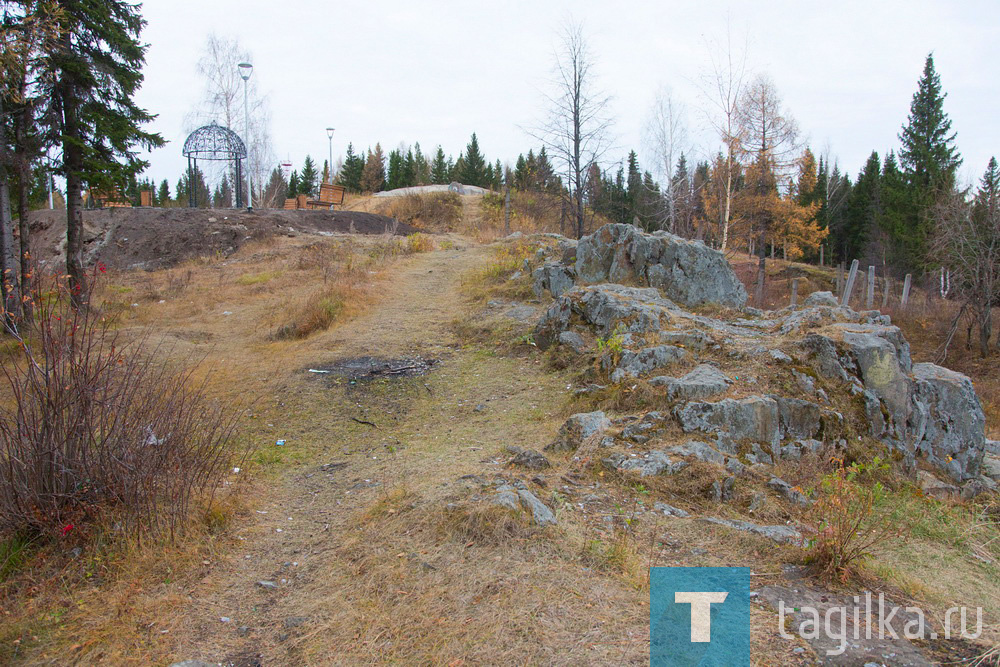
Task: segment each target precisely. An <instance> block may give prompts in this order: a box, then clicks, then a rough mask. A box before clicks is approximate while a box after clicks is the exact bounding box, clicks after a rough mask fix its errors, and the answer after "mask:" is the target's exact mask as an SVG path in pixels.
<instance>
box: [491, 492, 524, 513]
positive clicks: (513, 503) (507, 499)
mask: <svg viewBox="0 0 1000 667" xmlns="http://www.w3.org/2000/svg"><path fill="white" fill-rule="evenodd" d="M493 502H494V503H496V504H497V505H500V506H501V507H506V508H507V509H509V510H514V511H515V512H516V511H517V510H519V509H521V501H520V499H518V497H517V494H516V493H514V491H513V490H510V491H500V492H499V493H497V494H496V495H495V496H493Z"/></svg>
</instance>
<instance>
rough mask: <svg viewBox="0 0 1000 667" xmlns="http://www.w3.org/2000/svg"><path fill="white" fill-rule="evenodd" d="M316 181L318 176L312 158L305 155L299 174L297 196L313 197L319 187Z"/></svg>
mask: <svg viewBox="0 0 1000 667" xmlns="http://www.w3.org/2000/svg"><path fill="white" fill-rule="evenodd" d="M318 181H319V174H318V173H317V171H316V164H315V163H314V162H313V159H312V157H310V156H308V155H307V156H306V160H305V162H303V163H302V171H300V172H299V188H298V194H300V195H309V196H310V197H315V196H316V189H317V187H318V185H319V182H318Z"/></svg>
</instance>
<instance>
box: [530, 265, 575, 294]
mask: <svg viewBox="0 0 1000 667" xmlns="http://www.w3.org/2000/svg"><path fill="white" fill-rule="evenodd" d="M575 277H576V269H574V268H573V267H572V266H563V265H562V264H555V263H550V264H543V265H542V266H540V267H538V268H537V269H535V270H534V272H532V274H531V278H532V290H533V291H534V292H535V296H537V297H538V298H541V297H542V295H543V294H544V293H545V291H546V290H548V291H549V292H551V293H552V296H553V297H555V298H557V299H558V298H559V297H561V296H562V295H563V294H565V293H566V292H568V291H570V290H571V289H573V279H574V278H575Z"/></svg>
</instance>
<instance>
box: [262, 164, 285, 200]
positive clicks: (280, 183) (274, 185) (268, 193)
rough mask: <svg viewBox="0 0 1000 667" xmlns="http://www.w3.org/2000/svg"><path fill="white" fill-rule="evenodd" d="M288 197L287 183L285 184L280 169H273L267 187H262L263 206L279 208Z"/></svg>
mask: <svg viewBox="0 0 1000 667" xmlns="http://www.w3.org/2000/svg"><path fill="white" fill-rule="evenodd" d="M288 196H289V195H288V183H286V182H285V177H284V176H283V175H282V173H281V169H280V168H278V167H275V168H274V169H272V170H271V178H269V179H268V181H267V185H266V186H264V201H265V202H266V204H265V205H268V206H275V205H278V206H280V205H282V203H283V202H284V200H285V199H286V198H288Z"/></svg>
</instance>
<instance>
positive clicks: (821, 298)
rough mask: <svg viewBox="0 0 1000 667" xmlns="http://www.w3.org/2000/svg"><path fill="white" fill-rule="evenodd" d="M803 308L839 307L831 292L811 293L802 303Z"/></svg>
mask: <svg viewBox="0 0 1000 667" xmlns="http://www.w3.org/2000/svg"><path fill="white" fill-rule="evenodd" d="M802 305H803V306H829V307H831V308H836V307H837V306H839V305H840V302H838V301H837V297H835V296H834V295H833V292H813V293H812V294H810V295H809V296H807V297H806V298H805V299H803V301H802Z"/></svg>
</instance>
